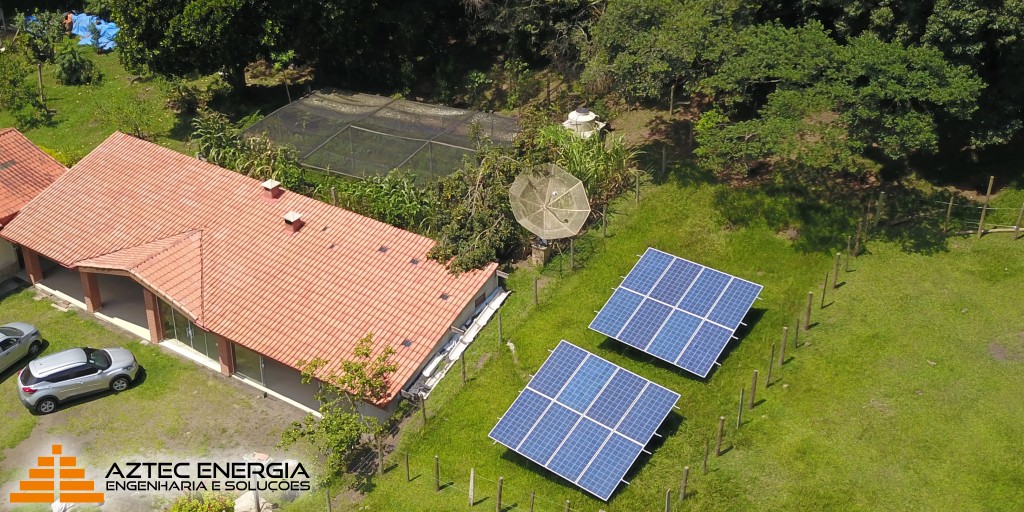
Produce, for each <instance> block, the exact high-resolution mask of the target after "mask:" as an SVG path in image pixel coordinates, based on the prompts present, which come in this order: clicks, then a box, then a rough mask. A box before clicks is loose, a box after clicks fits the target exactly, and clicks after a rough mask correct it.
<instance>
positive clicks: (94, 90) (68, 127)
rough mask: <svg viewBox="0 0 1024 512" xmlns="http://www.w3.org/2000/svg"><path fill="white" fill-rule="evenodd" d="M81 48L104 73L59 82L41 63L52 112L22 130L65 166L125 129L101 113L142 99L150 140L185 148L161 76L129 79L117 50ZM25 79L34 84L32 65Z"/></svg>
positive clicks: (7, 120)
mask: <svg viewBox="0 0 1024 512" xmlns="http://www.w3.org/2000/svg"><path fill="white" fill-rule="evenodd" d="M82 52H83V53H84V54H85V55H86V56H88V57H89V58H90V59H92V61H93V62H94V63H95V64H96V66H97V68H98V69H99V70H100V71H101V72H102V73H103V79H102V81H101V82H100V83H99V84H98V85H74V86H65V85H60V84H59V83H57V80H56V78H54V66H53V65H52V64H51V65H47V66H45V67H44V68H43V83H44V91H45V93H46V98H47V106H48V107H49V108H50V109H51V110H53V111H55V112H56V114H55V115H54V116H53V122H52V123H51V124H49V125H44V126H39V127H36V128H32V129H28V130H24V131H23V133H25V136H27V137H28V138H29V139H31V140H32V142H34V143H36V144H37V145H39V146H42V147H43V148H45V149H46V150H47V151H48V152H50V153H51V154H53V155H54V156H55V157H57V159H58V160H61V161H62V162H64V163H65V164H69V163H74V162H77V161H78V160H80V159H81V158H82V157H84V156H85V155H86V154H87V153H89V151H92V149H93V148H95V147H96V146H98V145H99V144H100V142H103V140H104V139H106V138H107V137H108V136H109V135H110V134H111V133H114V132H115V131H117V130H122V131H125V130H127V128H126V127H124V126H119V125H118V123H117V122H116V121H115V120H114V119H112V118H111V117H110V116H109V115H107V114H105V112H109V111H110V110H111V109H115V108H117V107H118V106H119V105H123V104H124V103H125V102H130V101H143V102H145V103H146V109H145V110H146V112H149V113H150V116H149V117H150V118H151V120H150V121H149V124H150V125H151V126H152V131H153V140H154V142H156V143H158V144H161V145H163V146H166V147H169V148H171V149H174V150H177V151H182V152H186V143H185V141H186V139H187V136H188V133H189V130H182V129H181V127H180V126H178V127H177V129H176V127H175V125H176V123H179V121H178V117H177V116H176V115H175V114H174V113H173V112H171V111H170V110H167V109H166V108H165V105H166V101H167V94H166V92H165V86H166V83H165V81H164V80H163V79H162V78H159V77H155V76H148V77H144V78H141V79H139V80H136V81H135V83H131V82H132V78H137V77H136V76H135V75H133V74H131V73H129V72H127V71H125V69H124V68H123V67H122V66H121V64H120V62H118V60H117V54H116V53H108V54H101V55H97V54H96V52H95V51H94V50H92V48H89V47H82ZM29 80H30V83H31V84H32V85H33V86H36V85H37V81H36V74H35V68H34V67H33V68H32V74H31V76H30V77H29ZM184 122H186V123H187V120H186V121H184ZM9 126H15V124H14V119H13V118H12V117H11V115H10V114H9V113H7V112H4V111H0V127H9Z"/></svg>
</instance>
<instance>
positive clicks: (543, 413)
mask: <svg viewBox="0 0 1024 512" xmlns="http://www.w3.org/2000/svg"><path fill="white" fill-rule="evenodd" d="M560 351H561V354H560V355H559V356H558V357H562V359H563V360H564V359H567V358H569V357H570V356H572V357H575V356H577V355H578V353H579V352H582V353H583V357H582V359H580V360H579V361H578V362H576V363H572V361H571V360H570V361H569V364H570V365H572V366H571V367H570V366H565V367H563V368H560V367H559V365H560V363H562V362H563V361H559V360H556V353H559V352H560ZM566 351H568V352H566ZM577 351H578V352H577ZM589 361H596V362H597V364H606V365H609V366H611V368H612V369H613V371H612V372H611V373H610V374H609V375H608V377H607V379H606V380H605V381H604V383H603V384H602V385H601V387H600V389H599V390H598V391H597V392H596V394H594V395H593V397H592V398H590V399H589V401H588V402H587V403H586V407H584V408H583V412H578V411H577V409H576V407H575V406H574V405H573V404H570V403H567V402H566V401H564V400H563V399H562V396H563V394H565V393H566V391H567V390H569V386H570V384H571V383H573V382H574V379H575V377H576V376H577V375H578V374H579V371H580V369H582V368H583V367H584V366H585V365H586V364H587V363H588V362H589ZM566 373H568V375H565V374H566ZM620 374H621V375H622V376H623V377H624V378H627V379H635V380H634V382H636V381H639V382H638V383H642V386H640V387H639V389H637V390H636V391H635V392H632V393H629V394H627V395H626V400H630V402H629V404H628V405H627V406H626V407H625V408H624V409H622V411H621V413H614V414H613V416H611V418H618V419H617V420H616V421H615V424H614V426H613V427H608V426H607V424H606V422H610V419H611V418H607V417H597V416H590V415H588V414H590V413H591V412H592V411H591V409H593V408H594V406H595V405H596V404H597V403H598V401H599V400H600V399H601V398H602V397H605V392H606V391H607V390H608V386H609V385H610V384H611V382H612V381H614V380H615V379H616V377H618V376H619V375H620ZM562 377H564V382H561V384H558V389H557V390H555V391H554V392H552V391H550V390H548V389H546V388H548V384H549V382H547V381H550V380H551V379H552V378H554V379H555V380H554V382H556V383H557V382H559V381H560V380H562ZM580 384H587V383H586V382H582V383H580ZM622 387H624V386H622ZM649 389H650V390H652V396H651V402H652V403H653V402H654V399H671V403H668V402H667V401H665V402H664V403H657V404H655V405H658V406H659V409H660V410H657V411H645V410H644V409H642V408H641V407H642V406H643V404H641V403H640V402H641V401H640V398H641V396H643V395H644V394H645V393H646V392H647V391H648V390H649ZM613 391H614V390H613ZM614 394H615V393H614V392H612V393H610V395H614ZM549 395H553V396H549ZM654 395H660V396H654ZM537 397H540V398H539V400H543V401H545V404H543V407H542V408H540V409H538V407H539V406H540V405H541V404H540V402H539V401H538V398H537ZM610 398H611V399H614V398H616V397H615V396H611V397H610ZM678 400H679V394H678V393H676V392H674V391H672V390H670V389H668V388H666V387H664V386H661V385H659V384H656V383H655V382H653V381H650V380H648V379H645V378H643V377H641V376H639V375H637V374H635V373H633V372H631V371H629V370H626V369H625V368H622V367H621V366H619V365H616V364H615V363H612V362H611V361H608V360H607V359H604V358H602V357H600V356H597V355H594V354H593V353H591V352H589V351H587V350H584V349H582V348H580V347H578V346H576V345H573V344H572V343H569V342H568V341H565V340H562V341H561V342H560V343H559V344H558V346H556V347H555V349H554V350H552V352H551V355H550V356H549V357H548V359H547V360H546V361H545V362H544V364H543V365H541V367H540V369H539V370H537V373H536V374H534V376H533V377H532V378H531V379H530V382H529V383H528V384H527V386H526V388H524V389H523V390H522V391H520V393H519V396H518V397H516V400H515V401H514V402H513V403H512V405H511V406H509V408H508V410H507V411H506V412H505V414H504V415H503V416H502V417H501V419H500V420H498V423H497V424H495V426H494V428H493V429H491V432H490V433H489V434H488V437H489V438H491V439H492V440H494V441H495V442H497V443H501V444H502V445H504V446H506V447H508V448H509V449H511V450H513V451H515V452H516V453H518V454H520V455H522V456H524V457H526V458H527V459H530V460H531V461H533V462H535V463H537V464H539V465H541V466H543V467H544V468H545V469H547V470H549V471H551V472H552V473H555V474H556V475H558V476H559V477H561V478H563V479H565V480H567V481H569V482H571V483H572V484H573V485H576V486H578V487H580V488H581V489H583V490H584V491H586V492H588V493H590V494H592V495H594V496H596V497H597V498H599V499H601V500H602V501H608V499H609V498H610V497H611V495H612V494H613V493H614V492H615V490H616V489H617V488H618V486H619V483H621V482H622V479H623V478H624V477H625V475H626V473H628V472H629V470H630V468H632V467H633V464H635V463H636V459H637V458H638V457H639V456H640V453H642V452H643V450H644V448H645V447H646V446H647V443H649V442H650V440H651V438H652V437H653V436H654V434H655V432H656V431H657V429H658V427H659V426H660V425H661V424H662V423H663V422H664V421H665V418H667V417H668V414H669V413H670V412H671V411H672V409H673V408H674V407H675V404H676V402H677V401H678ZM530 402H534V403H532V404H531V403H530ZM607 402H608V400H605V403H607ZM615 403H617V404H619V405H621V404H623V403H625V400H621V401H618V402H615ZM555 405H557V406H559V407H562V408H566V409H568V410H569V411H570V412H573V413H575V414H577V415H578V416H579V417H578V418H577V419H576V421H575V424H574V425H573V426H572V428H570V429H569V430H568V431H566V432H565V433H564V434H562V435H560V436H558V437H557V438H555V439H556V440H557V443H558V446H557V447H556V448H555V449H554V451H552V452H551V453H550V455H548V456H547V459H546V460H545V461H538V460H536V458H534V457H532V456H530V455H528V454H526V453H524V452H523V449H525V448H528V446H526V443H527V440H528V439H530V438H531V436H532V435H533V432H534V431H535V429H536V428H537V427H538V426H539V425H540V423H541V422H543V421H544V420H545V419H547V417H548V411H549V410H550V409H551V408H552V407H554V406H555ZM517 407H518V408H517ZM531 407H532V408H533V409H535V410H536V411H530V410H529V409H530V408H531ZM523 408H525V409H527V412H526V414H527V416H522V417H518V416H517V417H514V416H513V415H512V414H510V413H512V412H513V410H516V411H520V410H522V409H523ZM634 411H637V412H636V414H634V415H633V416H630V414H631V413H633V412H634ZM600 412H602V411H597V413H600ZM534 416H535V417H534ZM628 417H629V418H634V419H636V418H640V419H641V420H644V419H646V420H647V423H648V425H641V426H642V427H645V428H643V429H642V430H641V431H640V432H631V433H632V434H635V435H636V436H638V437H640V438H642V440H637V439H636V438H634V437H633V435H627V434H626V433H625V431H622V430H619V427H621V426H624V425H623V422H624V421H625V420H626V418H628ZM524 418H525V419H526V420H528V421H529V422H531V423H530V428H529V430H527V431H526V432H525V433H523V434H522V436H521V437H520V438H518V442H517V443H515V444H516V446H510V445H509V444H508V443H506V442H504V441H502V440H500V439H499V438H498V437H500V436H502V434H503V433H505V432H506V431H507V430H508V429H514V428H517V427H521V426H522V425H525V423H523V422H521V421H520V420H523V419H524ZM556 419H557V418H556ZM585 420H589V421H590V422H591V423H593V424H595V425H597V426H598V427H600V428H602V429H604V430H606V431H607V434H605V436H604V437H603V438H601V439H603V440H601V439H596V438H595V440H596V441H598V442H599V443H598V446H597V448H596V449H594V450H592V452H591V454H590V455H589V458H588V460H587V461H586V464H585V465H583V467H582V469H580V470H579V473H578V474H577V475H576V477H575V478H570V477H569V476H567V475H565V474H563V473H562V472H560V471H559V470H558V469H556V468H554V467H552V465H554V464H555V462H556V461H562V460H564V459H559V458H558V456H559V455H560V454H561V453H562V452H561V450H562V448H563V447H565V446H566V445H567V444H568V443H567V441H568V440H569V439H570V438H573V434H575V433H576V432H577V431H579V430H581V429H582V428H585V427H586V426H589V425H588V424H585V423H584V421H585ZM517 421H520V423H519V424H518V425H517V424H515V423H516V422H517ZM509 425H511V426H509ZM503 427H505V431H503V430H502V428H503ZM519 430H522V429H521V428H519ZM542 434H543V433H542ZM513 435H514V434H513ZM616 435H617V436H618V437H619V438H622V439H624V440H626V441H629V443H630V444H629V445H628V446H631V447H635V453H630V454H627V458H628V464H625V465H622V467H621V468H618V469H616V470H615V473H612V474H611V475H612V476H614V477H616V480H615V482H614V484H613V485H612V484H611V482H610V481H607V479H606V481H607V483H608V487H606V488H604V489H591V488H588V487H587V486H585V485H583V484H581V483H580V482H581V481H582V480H583V479H584V477H586V476H588V475H594V476H596V477H598V478H600V477H601V475H600V474H599V473H600V471H599V470H598V469H596V468H595V471H594V473H591V472H590V469H591V466H592V465H593V463H594V462H595V461H597V459H598V458H599V457H601V455H602V454H603V453H609V452H605V451H604V450H605V448H610V447H608V446H607V445H608V443H609V442H610V441H612V440H613V439H615V436H616ZM581 436H582V437H586V434H581ZM584 441H586V439H584ZM620 444H621V443H620ZM569 450H570V452H569V456H572V453H571V450H572V446H570V448H569ZM620 460H621V461H625V459H620ZM563 465H564V464H563ZM577 465H578V464H577ZM619 469H621V471H619Z"/></svg>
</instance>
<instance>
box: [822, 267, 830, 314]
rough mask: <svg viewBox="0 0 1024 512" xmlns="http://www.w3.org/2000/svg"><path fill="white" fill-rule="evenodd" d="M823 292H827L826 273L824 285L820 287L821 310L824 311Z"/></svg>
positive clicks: (826, 273)
mask: <svg viewBox="0 0 1024 512" xmlns="http://www.w3.org/2000/svg"><path fill="white" fill-rule="evenodd" d="M825 290H828V272H825V283H824V284H822V285H821V309H825Z"/></svg>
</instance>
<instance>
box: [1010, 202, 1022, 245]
mask: <svg viewBox="0 0 1024 512" xmlns="http://www.w3.org/2000/svg"><path fill="white" fill-rule="evenodd" d="M1022 220H1024V203H1022V204H1021V205H1020V211H1019V212H1017V222H1014V223H1013V239H1014V240H1016V239H1017V233H1018V232H1020V223H1021V221H1022Z"/></svg>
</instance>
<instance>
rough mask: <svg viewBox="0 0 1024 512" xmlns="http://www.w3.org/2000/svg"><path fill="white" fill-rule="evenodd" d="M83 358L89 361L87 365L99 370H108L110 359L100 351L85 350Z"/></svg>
mask: <svg viewBox="0 0 1024 512" xmlns="http://www.w3.org/2000/svg"><path fill="white" fill-rule="evenodd" d="M85 357H86V359H87V360H88V361H89V364H91V365H93V366H95V367H96V368H99V369H101V370H106V369H107V368H110V357H109V356H107V353H106V352H104V351H102V350H96V349H94V348H87V349H85Z"/></svg>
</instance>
